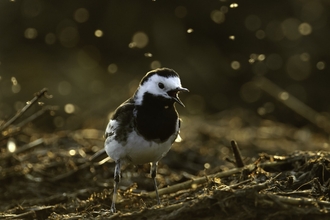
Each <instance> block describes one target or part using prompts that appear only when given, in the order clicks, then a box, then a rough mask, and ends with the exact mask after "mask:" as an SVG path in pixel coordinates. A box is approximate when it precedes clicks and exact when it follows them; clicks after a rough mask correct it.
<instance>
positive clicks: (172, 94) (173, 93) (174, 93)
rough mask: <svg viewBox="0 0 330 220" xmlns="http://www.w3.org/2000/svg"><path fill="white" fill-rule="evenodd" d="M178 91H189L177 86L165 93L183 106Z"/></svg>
mask: <svg viewBox="0 0 330 220" xmlns="http://www.w3.org/2000/svg"><path fill="white" fill-rule="evenodd" d="M179 92H189V90H188V89H186V88H182V87H178V88H176V89H174V90H171V91H168V92H167V94H168V95H169V96H170V97H172V99H173V100H174V101H175V102H177V103H179V104H180V105H181V106H183V107H185V106H184V104H183V103H182V101H181V100H180V98H179Z"/></svg>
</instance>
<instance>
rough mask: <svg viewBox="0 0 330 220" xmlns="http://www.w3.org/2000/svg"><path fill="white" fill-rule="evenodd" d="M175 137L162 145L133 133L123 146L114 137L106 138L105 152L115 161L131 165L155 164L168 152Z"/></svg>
mask: <svg viewBox="0 0 330 220" xmlns="http://www.w3.org/2000/svg"><path fill="white" fill-rule="evenodd" d="M175 137H176V134H175V135H172V136H171V137H170V138H169V139H168V140H167V141H165V142H163V143H157V142H154V141H147V140H145V139H144V138H143V137H141V136H140V135H138V134H137V133H136V132H135V131H133V132H132V133H131V134H130V135H129V137H128V139H127V141H126V143H125V144H120V143H118V142H117V141H116V140H115V139H114V136H111V137H108V138H107V140H106V141H105V150H106V152H107V154H108V155H109V157H111V158H112V159H113V160H115V161H117V160H122V161H127V162H131V163H133V164H144V163H149V162H157V161H159V160H160V159H161V158H162V157H164V156H165V155H166V153H167V152H168V151H169V150H170V148H171V145H172V143H173V141H174V139H175Z"/></svg>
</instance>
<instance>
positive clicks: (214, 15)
mask: <svg viewBox="0 0 330 220" xmlns="http://www.w3.org/2000/svg"><path fill="white" fill-rule="evenodd" d="M211 19H212V21H214V22H215V23H217V24H221V23H223V22H224V21H225V13H223V12H222V11H219V10H213V11H212V12H211Z"/></svg>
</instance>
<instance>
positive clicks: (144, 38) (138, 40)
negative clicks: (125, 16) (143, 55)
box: [129, 31, 149, 48]
mask: <svg viewBox="0 0 330 220" xmlns="http://www.w3.org/2000/svg"><path fill="white" fill-rule="evenodd" d="M148 42H149V38H148V35H147V34H146V33H144V32H141V31H140V32H136V33H135V34H134V35H133V38H132V42H131V43H130V44H129V47H130V48H134V47H137V48H144V47H145V46H147V45H148Z"/></svg>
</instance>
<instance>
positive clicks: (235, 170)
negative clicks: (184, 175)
mask: <svg viewBox="0 0 330 220" xmlns="http://www.w3.org/2000/svg"><path fill="white" fill-rule="evenodd" d="M242 170H243V168H233V169H230V170H227V171H223V172H219V173H216V174H211V175H207V176H203V177H199V178H196V179H193V180H188V181H186V182H183V183H178V184H175V185H173V186H169V187H167V188H162V189H159V190H158V193H159V195H165V194H170V193H174V192H177V191H180V190H184V189H189V188H191V186H192V185H193V184H197V185H199V184H203V183H206V182H207V181H208V180H209V179H213V178H222V177H227V176H231V175H233V174H235V173H240V172H241V171H242ZM142 196H146V197H150V198H156V192H149V193H146V194H142Z"/></svg>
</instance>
